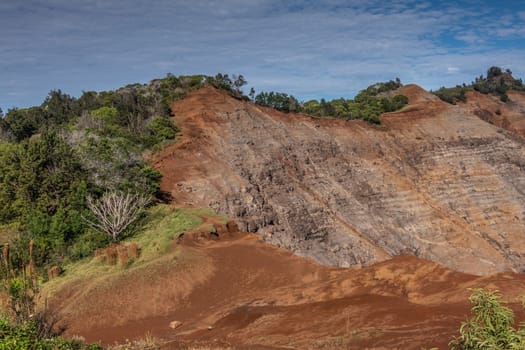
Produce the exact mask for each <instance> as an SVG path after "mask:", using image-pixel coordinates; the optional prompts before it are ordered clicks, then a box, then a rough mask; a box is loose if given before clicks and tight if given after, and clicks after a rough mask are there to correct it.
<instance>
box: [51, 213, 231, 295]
mask: <svg viewBox="0 0 525 350" xmlns="http://www.w3.org/2000/svg"><path fill="white" fill-rule="evenodd" d="M201 216H210V217H215V218H217V220H218V222H220V223H226V222H227V221H228V219H227V218H226V217H221V216H218V215H217V214H215V213H214V212H212V211H211V210H207V209H197V208H190V209H176V208H173V207H171V206H169V205H164V204H161V205H156V206H154V207H152V208H150V209H148V210H147V213H146V218H145V219H144V222H143V224H142V225H141V228H140V229H139V230H138V232H137V233H135V234H134V235H133V236H130V237H128V238H126V239H125V240H124V241H123V243H124V244H129V243H132V242H133V243H137V244H138V246H139V249H140V256H139V258H138V259H137V260H136V261H133V262H132V263H130V264H128V265H127V266H121V265H118V264H117V265H108V264H105V263H102V262H100V261H98V260H97V259H96V258H95V257H93V256H92V257H89V258H86V259H83V260H80V261H77V262H73V263H69V264H66V265H65V266H63V269H64V273H63V274H62V275H61V276H60V277H58V278H56V279H53V280H51V281H48V282H46V283H45V284H44V285H43V289H44V291H45V293H46V294H48V295H52V294H53V293H54V292H55V291H57V290H59V289H60V288H61V287H62V286H64V285H66V284H69V283H74V282H75V281H84V282H85V281H89V282H88V283H89V284H95V285H99V284H106V283H111V282H110V281H111V280H113V279H115V278H118V277H120V276H123V275H126V274H127V273H135V272H137V271H136V270H139V269H143V268H145V267H147V266H152V265H151V264H157V263H158V262H161V260H162V263H163V264H167V263H168V261H167V260H165V259H168V260H169V261H173V258H175V257H176V256H177V254H178V253H177V251H176V250H175V251H170V245H171V244H170V243H171V242H172V241H173V240H174V239H177V237H178V236H179V235H180V234H181V233H183V232H185V231H188V230H191V229H195V228H197V227H199V226H201V225H202V224H203V219H202V218H201Z"/></svg>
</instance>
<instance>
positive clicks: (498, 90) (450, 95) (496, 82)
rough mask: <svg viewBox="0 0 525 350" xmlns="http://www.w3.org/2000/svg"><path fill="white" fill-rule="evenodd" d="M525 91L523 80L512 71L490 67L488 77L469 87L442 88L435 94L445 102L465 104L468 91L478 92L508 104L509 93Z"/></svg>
mask: <svg viewBox="0 0 525 350" xmlns="http://www.w3.org/2000/svg"><path fill="white" fill-rule="evenodd" d="M509 90H513V91H525V85H523V81H522V80H521V79H514V77H513V76H512V71H511V70H510V69H507V70H505V71H503V69H501V68H500V67H495V66H494V67H490V68H489V69H488V70H487V76H486V77H484V76H483V75H480V76H479V77H477V78H476V79H475V80H474V81H473V82H472V83H470V84H469V85H467V84H463V85H457V86H455V87H450V88H446V87H442V88H440V89H439V90H436V91H434V92H433V93H434V94H435V95H436V96H438V97H439V98H440V99H442V100H443V101H445V102H448V103H451V104H456V103H457V102H460V101H461V102H465V101H466V99H467V96H466V94H465V93H466V92H467V91H478V92H480V93H482V94H496V95H498V96H499V97H500V100H501V101H502V102H507V101H508V100H509V96H508V95H507V92H508V91H509Z"/></svg>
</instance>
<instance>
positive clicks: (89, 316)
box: [55, 229, 525, 349]
mask: <svg viewBox="0 0 525 350" xmlns="http://www.w3.org/2000/svg"><path fill="white" fill-rule="evenodd" d="M220 231H221V232H222V234H221V235H220V237H219V239H217V238H213V239H207V238H205V236H206V235H205V234H203V233H193V235H192V234H187V235H186V236H185V237H184V238H183V239H182V241H181V242H180V244H179V245H178V246H177V247H176V251H177V252H178V255H177V258H176V262H175V263H173V264H167V265H166V264H165V265H166V266H165V267H164V268H157V269H152V270H151V271H150V273H151V275H150V276H144V277H142V279H140V278H137V276H136V275H133V276H123V277H122V278H120V279H119V280H117V281H114V283H112V284H111V289H110V290H105V289H103V288H101V289H92V290H90V292H89V293H84V294H82V290H83V286H82V285H79V284H75V285H71V286H69V287H67V288H64V289H63V291H62V292H61V294H60V293H59V294H58V295H57V299H58V300H60V301H59V303H60V305H59V306H58V307H59V308H60V309H61V310H72V309H77V310H82V312H81V316H80V317H78V318H76V319H75V318H70V319H69V329H68V331H67V333H66V334H67V335H72V334H78V335H82V336H84V337H85V338H86V339H87V340H89V341H97V340H102V341H103V343H106V344H108V343H109V344H111V343H113V342H123V341H125V340H126V339H134V338H141V337H144V335H145V334H146V333H149V334H150V335H153V336H154V337H157V338H159V339H163V341H167V344H165V345H164V348H166V349H179V348H181V349H182V348H187V347H190V348H191V347H193V348H196V346H197V345H196V344H200V345H203V344H204V345H206V346H211V345H213V344H219V345H221V346H224V347H225V348H226V347H231V348H239V349H241V348H242V349H284V348H286V349H421V348H422V347H425V348H430V347H432V346H438V347H441V348H442V349H445V348H446V345H447V343H448V341H449V340H450V339H451V338H452V336H454V335H456V334H457V331H458V327H459V325H460V323H461V321H464V320H465V319H466V318H467V316H468V314H469V308H470V305H469V304H468V301H467V297H468V295H469V293H470V292H469V290H468V288H472V287H484V288H491V289H499V290H501V291H502V292H503V293H504V295H505V297H506V299H507V300H509V301H512V302H514V303H516V302H517V300H518V299H517V297H518V295H519V294H521V293H523V292H525V276H523V275H517V274H514V273H510V272H508V273H501V274H497V275H493V276H490V277H476V276H473V275H468V274H464V273H460V272H454V271H451V270H449V269H447V268H445V267H443V266H440V265H438V264H436V263H433V262H430V261H427V260H422V259H419V258H416V257H412V256H408V255H403V256H398V257H395V258H394V259H391V260H387V261H385V262H382V263H378V264H375V265H372V266H369V267H365V268H348V269H344V268H336V267H326V266H320V265H318V264H315V263H314V262H312V261H310V260H307V259H305V258H301V257H298V256H295V255H292V254H291V253H290V252H288V251H287V250H284V249H282V248H277V247H274V246H271V245H268V244H265V243H263V242H261V241H260V240H259V239H258V237H257V236H256V235H253V234H243V233H240V232H233V233H232V232H231V231H232V230H231V229H230V232H227V231H228V230H226V229H222V230H220ZM166 261H169V259H168V260H165V262H166ZM146 279H147V280H146ZM55 302H57V301H55ZM513 305H514V307H516V308H517V303H516V304H513ZM174 320H177V321H180V322H182V326H181V327H179V328H177V329H175V330H173V329H170V328H169V323H170V322H171V321H174Z"/></svg>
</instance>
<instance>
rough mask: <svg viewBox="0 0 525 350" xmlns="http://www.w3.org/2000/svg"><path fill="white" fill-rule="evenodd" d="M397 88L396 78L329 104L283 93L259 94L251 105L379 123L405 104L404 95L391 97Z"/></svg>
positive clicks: (397, 80)
mask: <svg viewBox="0 0 525 350" xmlns="http://www.w3.org/2000/svg"><path fill="white" fill-rule="evenodd" d="M401 86H402V85H401V81H400V80H399V79H396V80H395V81H394V80H390V81H388V82H384V83H376V84H373V85H371V86H369V87H368V88H366V89H364V90H361V91H360V92H359V93H358V94H357V95H356V96H355V98H354V99H345V98H338V99H333V100H331V101H326V100H325V99H321V100H319V101H318V100H309V101H306V102H299V101H297V99H296V98H295V97H294V96H292V95H288V94H286V93H280V92H273V91H272V92H261V93H260V94H258V95H257V96H255V99H254V102H255V103H256V104H258V105H261V106H265V107H271V108H275V109H277V110H280V111H283V112H295V113H305V114H308V115H312V116H317V117H335V118H344V119H363V120H365V121H368V122H371V123H374V124H380V123H381V119H380V116H381V114H383V113H387V112H394V111H397V110H399V109H401V108H402V107H404V106H405V105H406V104H408V98H407V97H406V96H404V95H401V94H395V90H396V89H398V88H400V87H401Z"/></svg>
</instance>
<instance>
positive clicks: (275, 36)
mask: <svg viewBox="0 0 525 350" xmlns="http://www.w3.org/2000/svg"><path fill="white" fill-rule="evenodd" d="M0 33H1V34H0V107H1V108H2V109H3V110H4V111H6V110H7V109H8V108H10V107H14V106H16V107H26V106H31V105H37V104H40V103H41V102H42V100H43V99H44V98H45V96H46V95H47V93H48V92H49V91H50V90H51V89H61V90H62V91H64V92H66V93H69V94H71V95H74V96H79V95H80V94H81V92H82V91H83V90H84V91H88V90H97V91H98V90H108V89H114V88H117V87H120V86H123V85H126V84H129V83H136V82H140V83H145V82H148V81H149V80H151V79H153V78H157V77H163V76H165V75H166V73H168V72H171V73H173V74H175V75H181V74H198V73H203V74H215V73H217V72H223V73H229V74H243V75H244V76H245V78H246V79H247V80H248V88H249V87H251V86H253V87H255V89H256V90H257V91H262V90H265V91H268V90H275V91H283V92H288V93H291V94H293V95H295V96H296V97H298V98H299V99H300V100H307V99H309V98H320V97H326V98H332V97H341V96H344V97H352V96H353V95H354V94H355V93H356V92H357V91H359V90H360V89H362V88H365V87H366V86H368V85H370V84H371V83H374V82H377V81H384V80H389V79H393V78H396V77H399V78H401V80H402V82H404V83H417V84H419V85H421V86H423V87H424V88H426V89H436V88H439V87H440V86H444V85H445V86H451V85H456V84H460V83H463V82H470V81H472V80H473V78H474V77H475V76H479V75H480V74H484V73H485V72H486V70H487V68H488V67H489V66H491V65H498V66H502V67H504V68H510V69H511V70H512V71H513V72H514V75H515V76H518V77H522V78H525V1H522V0H520V1H506V0H499V1H474V0H454V1H409V0H400V1H395V0H394V1H380V0H368V1H343V0H290V1H284V0H283V1H278V0H222V1H214V0H149V1H147V0H0Z"/></svg>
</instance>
